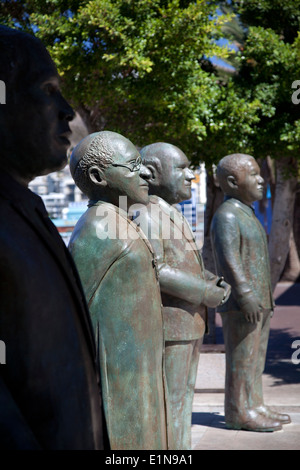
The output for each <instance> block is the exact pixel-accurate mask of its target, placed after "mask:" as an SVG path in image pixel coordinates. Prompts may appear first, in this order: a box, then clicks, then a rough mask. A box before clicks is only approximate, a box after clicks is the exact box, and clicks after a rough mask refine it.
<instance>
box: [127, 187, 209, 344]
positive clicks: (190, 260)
mask: <svg viewBox="0 0 300 470" xmlns="http://www.w3.org/2000/svg"><path fill="white" fill-rule="evenodd" d="M135 222H136V223H137V224H140V226H141V228H142V229H143V230H144V231H145V232H146V234H147V236H148V239H149V240H150V241H151V245H152V246H153V249H154V252H155V255H156V258H157V264H158V271H159V279H160V288H161V296H162V304H163V316H164V328H165V340H166V341H180V340H194V339H198V338H202V337H203V334H204V332H205V329H206V322H207V309H206V307H205V306H204V305H203V304H202V301H203V299H204V297H205V293H206V289H207V284H206V280H208V279H214V278H216V276H215V275H214V274H212V273H210V272H209V271H207V270H205V269H204V265H203V260H202V256H201V253H200V252H199V250H198V248H197V246H196V243H195V239H194V236H193V233H192V230H191V228H190V226H189V224H188V222H187V220H186V219H185V217H184V216H182V215H181V213H180V212H179V211H178V210H177V209H176V208H175V207H174V206H171V205H170V204H168V203H167V202H166V201H165V200H163V199H162V198H160V197H158V196H151V197H150V204H149V205H148V207H147V210H145V209H144V210H141V211H140V215H139V216H138V217H137V218H136V220H135ZM201 304H202V305H201Z"/></svg>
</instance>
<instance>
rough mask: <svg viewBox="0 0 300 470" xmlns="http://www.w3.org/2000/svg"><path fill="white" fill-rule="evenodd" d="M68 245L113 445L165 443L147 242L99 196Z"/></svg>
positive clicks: (156, 298) (156, 296)
mask: <svg viewBox="0 0 300 470" xmlns="http://www.w3.org/2000/svg"><path fill="white" fill-rule="evenodd" d="M69 248H70V250H71V253H72V255H73V257H74V260H75V262H76V265H77V267H78V270H79V274H80V277H81V280H82V284H83V287H84V290H85V294H86V299H87V301H88V306H89V309H90V314H91V318H92V322H93V326H94V331H95V335H96V341H97V347H98V350H99V354H100V371H101V379H102V390H103V401H104V408H105V416H106V422H107V427H108V433H109V439H110V444H111V448H112V449H118V450H126V449H127V450H129V449H140V450H141V449H144V450H149V449H152V450H155V449H167V447H168V445H169V446H170V442H169V444H168V438H167V434H168V431H167V417H166V413H167V403H166V396H165V376H164V369H163V346H164V343H163V325H162V312H161V297H160V291H159V285H158V281H157V277H156V268H155V263H154V257H153V251H152V248H151V245H150V244H149V242H148V241H147V240H146V239H145V235H144V234H143V233H142V232H141V231H140V230H138V229H137V227H136V226H135V224H134V223H133V222H130V221H129V220H128V218H127V214H126V212H124V211H122V210H121V209H119V208H118V207H116V206H114V205H113V204H109V203H106V202H102V201H98V202H95V203H93V202H91V204H90V207H89V209H88V210H87V211H86V212H85V213H84V214H83V216H82V217H81V218H80V220H79V221H78V222H77V224H76V226H75V229H74V231H73V234H72V237H71V240H70V244H69ZM171 448H172V447H171Z"/></svg>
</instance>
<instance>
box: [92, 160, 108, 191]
mask: <svg viewBox="0 0 300 470" xmlns="http://www.w3.org/2000/svg"><path fill="white" fill-rule="evenodd" d="M88 175H89V178H90V180H91V181H92V182H93V183H94V184H96V185H97V186H102V187H105V186H106V185H107V182H106V180H105V178H104V173H103V171H102V170H101V169H100V168H98V167H97V166H96V165H93V166H91V167H90V168H89V169H88Z"/></svg>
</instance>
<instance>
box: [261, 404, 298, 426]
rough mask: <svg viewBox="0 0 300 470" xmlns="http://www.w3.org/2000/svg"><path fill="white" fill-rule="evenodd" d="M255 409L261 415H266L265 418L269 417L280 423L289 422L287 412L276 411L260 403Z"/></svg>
mask: <svg viewBox="0 0 300 470" xmlns="http://www.w3.org/2000/svg"><path fill="white" fill-rule="evenodd" d="M255 411H257V413H259V414H261V415H263V416H266V417H267V418H270V419H272V420H275V421H279V422H280V423H281V424H288V423H290V422H291V418H290V416H289V415H288V414H285V413H277V412H276V411H274V410H271V409H270V408H269V407H268V406H266V405H261V406H259V407H258V408H255Z"/></svg>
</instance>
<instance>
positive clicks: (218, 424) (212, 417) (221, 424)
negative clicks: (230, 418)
mask: <svg viewBox="0 0 300 470" xmlns="http://www.w3.org/2000/svg"><path fill="white" fill-rule="evenodd" d="M193 424H197V425H201V426H209V427H212V428H225V417H224V415H222V414H219V413H209V412H203V413H201V412H197V413H192V425H193Z"/></svg>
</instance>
